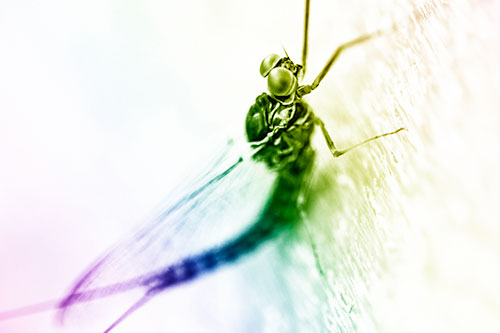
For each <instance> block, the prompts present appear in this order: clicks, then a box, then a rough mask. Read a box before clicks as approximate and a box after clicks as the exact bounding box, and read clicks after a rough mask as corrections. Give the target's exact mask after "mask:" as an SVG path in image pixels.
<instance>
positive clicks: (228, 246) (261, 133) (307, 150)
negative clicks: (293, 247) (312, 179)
mask: <svg viewBox="0 0 500 333" xmlns="http://www.w3.org/2000/svg"><path fill="white" fill-rule="evenodd" d="M313 129H314V114H313V113H312V110H311V108H310V106H309V105H307V104H306V103H305V102H303V101H301V100H299V101H294V102H293V103H290V104H283V103H281V102H280V101H279V100H277V99H274V98H273V97H271V96H269V95H267V94H265V93H263V94H261V95H260V96H258V97H257V99H256V102H255V104H254V105H253V106H252V107H250V110H249V112H248V115H247V119H246V130H247V138H248V140H249V141H250V143H254V144H255V146H263V147H261V149H260V150H259V152H258V153H257V154H255V155H254V158H255V159H256V160H259V161H262V162H264V163H266V164H267V166H268V167H269V168H271V169H273V170H275V171H276V172H278V176H277V178H276V180H275V183H274V187H273V190H272V193H271V195H270V197H269V199H268V200H267V202H266V204H265V206H264V208H263V210H262V211H261V213H260V214H259V217H258V218H257V220H256V221H255V223H254V224H253V225H252V226H251V227H250V228H249V229H247V230H246V231H245V232H243V233H242V234H241V235H239V236H238V237H236V238H235V239H232V240H230V241H228V242H227V243H225V244H224V245H221V246H219V247H215V248H213V249H210V250H208V251H206V252H204V253H201V254H198V255H195V256H192V257H189V258H186V259H184V260H182V261H180V262H179V263H177V264H174V265H172V266H170V267H168V268H167V269H166V270H165V271H164V272H162V273H161V274H158V275H155V276H153V277H151V278H150V279H148V280H147V281H146V282H145V283H147V284H148V285H149V286H150V289H149V292H157V291H161V290H163V289H165V288H167V287H171V286H173V285H177V284H181V283H183V282H186V281H189V280H192V279H195V278H197V277H199V276H200V275H203V274H205V273H208V272H210V271H213V270H215V269H217V268H219V267H221V266H223V265H226V264H229V263H232V262H234V261H236V260H238V259H240V258H241V257H243V256H244V255H246V254H249V253H250V252H252V251H253V250H255V249H256V248H257V247H258V246H259V245H261V244H262V243H263V242H265V241H266V240H268V239H270V238H272V237H273V236H275V235H276V234H277V233H278V232H281V231H283V229H286V228H290V227H293V226H294V225H295V224H296V223H297V222H298V221H299V220H300V210H299V208H298V207H299V198H300V195H301V193H302V190H303V187H304V180H305V179H307V176H308V174H309V172H310V170H311V167H312V164H313V161H314V155H315V153H314V151H313V149H312V148H311V147H310V144H309V143H310V138H311V135H312V133H313ZM255 181H258V180H257V179H256V180H255Z"/></svg>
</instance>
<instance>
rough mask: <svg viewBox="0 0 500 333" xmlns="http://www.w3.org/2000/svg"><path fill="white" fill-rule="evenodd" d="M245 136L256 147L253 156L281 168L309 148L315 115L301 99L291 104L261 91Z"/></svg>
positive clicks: (273, 166)
mask: <svg viewBox="0 0 500 333" xmlns="http://www.w3.org/2000/svg"><path fill="white" fill-rule="evenodd" d="M245 127H246V135H247V139H248V141H249V142H250V143H251V144H252V145H253V146H254V147H255V148H261V147H262V146H263V147H262V148H261V149H260V150H259V152H258V153H256V154H255V155H254V158H255V159H256V160H259V161H263V162H265V163H266V164H267V165H268V166H269V167H270V168H273V169H276V168H278V169H280V168H282V167H284V166H285V165H287V164H289V163H291V162H294V161H295V160H297V158H298V157H299V156H301V154H302V153H303V150H304V149H306V148H308V147H309V143H310V138H311V135H312V132H313V129H314V114H313V112H312V109H311V107H310V106H309V105H308V104H307V103H305V102H304V101H302V100H297V101H294V102H292V103H290V104H284V103H283V102H281V101H279V100H277V99H275V98H273V97H272V96H269V95H268V94H266V93H262V94H261V95H260V96H258V97H257V98H256V100H255V104H254V105H252V106H251V107H250V110H249V111H248V114H247V117H246V123H245Z"/></svg>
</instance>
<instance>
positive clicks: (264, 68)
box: [260, 53, 281, 77]
mask: <svg viewBox="0 0 500 333" xmlns="http://www.w3.org/2000/svg"><path fill="white" fill-rule="evenodd" d="M280 59H281V57H280V56H279V55H277V54H275V53H271V54H269V55H268V56H267V57H265V58H264V60H262V62H261V63H260V75H262V77H266V76H267V75H269V72H270V71H271V70H272V69H273V68H274V67H276V65H277V64H278V62H279V61H280Z"/></svg>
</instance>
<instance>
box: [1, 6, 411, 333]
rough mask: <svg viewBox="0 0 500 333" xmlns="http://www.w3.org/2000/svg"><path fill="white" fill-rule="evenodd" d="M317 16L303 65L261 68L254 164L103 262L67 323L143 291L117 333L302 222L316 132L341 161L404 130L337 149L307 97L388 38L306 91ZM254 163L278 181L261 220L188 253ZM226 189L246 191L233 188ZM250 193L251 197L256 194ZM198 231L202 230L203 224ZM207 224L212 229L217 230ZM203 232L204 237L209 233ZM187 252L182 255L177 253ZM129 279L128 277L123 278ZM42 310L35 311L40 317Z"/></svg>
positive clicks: (272, 63)
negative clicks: (83, 306) (137, 315)
mask: <svg viewBox="0 0 500 333" xmlns="http://www.w3.org/2000/svg"><path fill="white" fill-rule="evenodd" d="M309 8H310V1H309V0H306V5H305V23H304V41H303V51H302V62H301V64H298V63H295V62H294V61H292V59H291V58H290V57H289V56H288V54H286V51H285V52H284V53H285V55H284V56H280V55H277V54H270V55H268V56H266V57H265V58H264V59H263V61H262V62H261V66H260V74H261V75H262V77H263V78H265V79H266V80H267V88H268V93H262V94H261V95H259V96H258V97H257V98H256V101H255V104H253V105H252V106H251V107H250V109H249V111H248V113H247V117H246V121H245V127H246V138H247V141H248V144H249V146H250V153H249V154H248V155H247V156H238V157H237V158H236V159H235V160H234V162H233V163H231V164H230V165H229V166H228V167H227V168H225V169H224V170H222V171H221V172H218V173H216V174H215V175H214V174H213V173H209V175H208V176H207V177H206V178H208V179H207V180H206V181H205V182H204V183H203V184H202V185H201V186H199V187H198V188H196V189H195V190H193V191H191V192H190V193H188V194H187V195H186V196H184V197H182V198H181V199H180V200H178V201H177V202H175V203H173V204H171V205H170V206H169V207H168V208H167V209H165V210H163V211H162V212H161V213H160V214H158V216H157V217H156V218H154V219H153V221H152V222H151V224H150V225H148V226H147V227H146V228H144V229H143V230H141V231H140V232H139V233H137V234H135V235H134V236H133V237H132V238H131V239H130V240H128V241H126V242H124V243H122V244H119V245H118V246H117V247H115V248H114V249H112V250H111V251H110V252H108V253H107V254H105V255H104V256H103V257H102V258H100V259H99V260H97V262H96V263H95V264H93V265H92V266H91V267H90V268H89V269H88V270H87V271H86V272H85V273H84V274H83V275H82V276H81V277H80V278H79V279H78V280H77V281H76V282H75V283H74V285H73V287H72V288H71V290H70V292H69V293H68V294H67V296H66V297H65V298H64V299H63V300H61V301H60V302H58V303H57V304H56V305H55V306H56V307H57V308H58V309H59V316H60V318H61V319H64V318H65V317H67V315H68V313H69V311H70V308H71V307H72V306H74V305H77V304H80V303H84V302H89V301H91V300H94V299H97V298H103V297H107V296H111V295H114V294H117V293H120V292H124V291H127V290H131V289H140V290H141V291H142V292H141V293H142V296H141V297H140V298H139V300H137V301H136V302H135V303H134V304H133V305H132V306H130V307H129V308H128V309H127V310H126V311H125V312H124V313H122V314H121V315H120V316H119V317H118V318H116V319H115V320H114V322H112V323H110V325H109V326H108V327H107V328H106V330H105V331H106V332H108V331H111V330H112V329H113V328H115V327H116V326H117V325H118V324H119V323H120V322H122V321H123V320H124V319H125V318H127V317H128V316H129V315H130V314H132V313H133V312H134V311H135V310H137V309H138V308H139V307H141V306H142V305H144V304H145V303H146V302H147V301H148V300H150V299H151V298H153V297H154V296H156V295H158V294H160V293H161V292H163V291H165V290H167V289H168V288H171V287H174V286H177V285H181V284H183V283H186V282H188V281H192V280H194V279H197V278H199V277H201V276H203V275H205V274H208V273H210V272H214V271H215V270H217V269H219V268H221V267H223V266H225V265H229V264H231V263H234V262H236V261H237V260H240V259H242V258H243V257H244V256H246V255H248V254H250V253H251V252H252V251H255V250H256V249H257V248H258V247H259V246H260V245H261V244H263V243H264V242H266V241H268V240H270V239H272V238H273V237H274V236H276V235H277V234H279V233H281V232H283V231H284V230H286V229H289V228H293V226H294V225H296V224H297V223H298V222H300V221H301V202H302V200H303V196H304V192H305V190H306V187H307V180H308V179H309V177H310V174H311V170H312V167H313V165H314V161H315V151H314V150H313V148H312V147H311V137H312V134H313V132H314V130H315V129H316V128H319V130H320V131H321V135H322V136H323V138H324V141H325V142H326V145H327V147H328V149H329V150H330V152H331V155H332V156H333V157H334V158H337V157H340V156H342V155H344V154H346V153H347V152H349V151H351V150H352V149H354V148H356V147H358V146H360V145H363V144H366V143H368V142H370V141H373V140H376V139H378V138H381V137H384V136H388V135H392V134H396V133H398V132H400V131H402V130H403V129H404V128H399V129H397V130H394V131H392V132H388V133H384V134H379V135H376V136H374V137H372V138H369V139H367V140H365V141H363V142H361V143H358V144H356V145H354V146H352V147H350V148H346V149H338V148H337V147H336V145H335V144H334V141H333V139H332V137H331V135H330V134H329V132H328V130H327V128H326V126H325V124H324V123H323V121H322V120H321V119H320V118H319V117H318V116H316V115H315V114H314V112H313V110H312V108H311V107H310V106H309V105H308V104H307V103H306V102H305V101H304V97H305V96H307V95H308V94H310V93H312V92H313V91H314V90H315V89H316V88H318V87H319V85H320V83H321V82H322V80H323V79H324V78H325V76H326V75H327V73H328V72H329V70H330V68H331V67H332V66H333V64H334V63H335V62H336V60H337V59H338V57H339V56H340V54H341V53H343V52H344V51H345V50H347V49H349V48H351V47H354V46H357V45H359V44H362V43H365V42H367V41H369V40H371V39H372V38H374V37H376V36H378V35H380V34H382V31H376V32H374V33H371V34H366V35H363V36H361V37H358V38H356V39H353V40H351V41H349V42H347V43H344V44H342V45H340V46H339V47H338V48H337V49H335V50H334V52H333V54H332V56H331V57H330V58H329V59H328V61H327V62H326V64H325V66H324V67H323V69H322V70H321V71H320V73H319V74H318V75H317V76H316V78H315V80H314V81H313V82H312V83H311V84H305V85H301V84H300V81H301V79H302V78H303V77H304V74H305V71H306V68H307V66H306V60H307V51H308V30H309V29H308V27H309ZM246 163H256V164H259V165H260V167H263V168H265V169H266V170H268V171H272V174H273V175H274V178H273V180H272V182H271V183H272V186H271V187H270V190H269V193H268V195H267V196H266V197H265V198H263V204H262V207H260V208H258V213H257V214H253V215H252V214H250V215H249V216H252V220H251V222H252V223H251V224H250V225H249V226H248V227H246V228H245V229H244V230H243V231H241V232H239V233H238V234H236V235H233V236H231V237H230V238H229V239H226V240H225V241H224V242H220V240H218V241H212V243H211V244H210V242H209V241H207V242H206V243H207V244H203V246H202V247H200V248H189V249H187V248H188V247H189V246H190V243H188V242H184V240H183V239H184V238H183V237H179V234H180V233H184V234H186V235H188V234H189V233H191V232H194V231H193V230H192V229H191V227H190V223H189V222H190V221H193V220H196V219H209V217H208V216H210V214H208V213H207V214H205V212H206V211H207V210H210V207H207V204H206V198H208V197H209V196H210V197H211V199H212V200H214V199H215V200H223V199H222V198H220V197H217V195H218V192H217V191H218V190H219V188H221V187H222V185H221V184H222V183H225V184H231V183H232V182H235V181H236V180H237V178H238V177H241V176H242V175H243V173H242V172H240V171H241V170H243V169H245V168H243V165H244V164H246ZM252 167H253V165H252ZM244 176H245V177H246V178H247V179H248V183H252V180H253V179H252V173H246V174H245V175H244ZM239 181H240V180H239ZM244 184H247V183H244ZM243 186H245V185H243ZM249 186H250V185H249ZM254 186H255V185H254ZM225 188H227V189H229V190H233V191H238V190H241V189H238V188H231V187H230V186H225ZM244 190H245V191H247V192H249V193H251V190H249V189H248V188H244ZM226 195H227V194H226ZM197 224H200V223H199V221H198V222H197ZM207 224H208V227H210V223H207ZM196 232H198V233H200V232H201V233H202V232H203V230H197V231H196ZM176 237H179V239H181V241H179V239H177V238H176ZM179 248H180V249H181V250H180V251H177V250H176V251H172V250H171V249H179ZM167 252H168V253H167ZM173 256H174V257H173ZM125 271H126V272H128V273H127V274H128V275H125V274H124V273H123V272H125ZM130 271H132V272H130ZM110 277H111V278H115V279H116V278H120V279H121V282H116V283H111V281H110V280H109V279H110ZM51 306H53V305H51ZM42 307H43V306H42ZM42 307H38V308H37V307H35V308H33V309H34V310H35V311H36V310H37V309H40V308H42ZM25 312H30V310H29V309H28V310H27V311H25ZM19 314H23V313H22V311H21V312H16V311H13V312H10V313H4V314H3V315H2V314H0V318H7V317H12V316H16V315H19Z"/></svg>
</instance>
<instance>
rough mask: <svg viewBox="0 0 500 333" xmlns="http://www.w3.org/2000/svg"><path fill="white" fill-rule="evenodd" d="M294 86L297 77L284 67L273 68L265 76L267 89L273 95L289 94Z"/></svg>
mask: <svg viewBox="0 0 500 333" xmlns="http://www.w3.org/2000/svg"><path fill="white" fill-rule="evenodd" d="M296 88H297V79H296V78H295V75H293V73H292V72H290V71H289V70H288V69H286V68H283V67H277V68H274V69H273V70H271V72H270V73H269V76H268V77H267V89H269V91H270V92H271V94H273V95H275V96H288V95H291V94H292V93H293V92H294V91H295V89H296Z"/></svg>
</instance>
